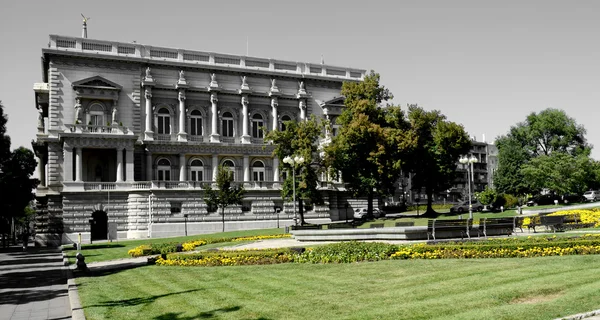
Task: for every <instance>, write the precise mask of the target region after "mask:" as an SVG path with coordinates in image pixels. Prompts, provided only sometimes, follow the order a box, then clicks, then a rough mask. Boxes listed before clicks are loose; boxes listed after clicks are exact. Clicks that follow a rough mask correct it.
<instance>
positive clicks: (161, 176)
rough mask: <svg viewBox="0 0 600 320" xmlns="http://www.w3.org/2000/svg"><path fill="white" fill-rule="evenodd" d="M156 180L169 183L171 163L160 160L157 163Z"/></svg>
mask: <svg viewBox="0 0 600 320" xmlns="http://www.w3.org/2000/svg"><path fill="white" fill-rule="evenodd" d="M157 171H158V175H157V177H158V180H160V181H170V180H171V162H170V161H169V160H167V159H164V158H163V159H160V160H158V163H157Z"/></svg>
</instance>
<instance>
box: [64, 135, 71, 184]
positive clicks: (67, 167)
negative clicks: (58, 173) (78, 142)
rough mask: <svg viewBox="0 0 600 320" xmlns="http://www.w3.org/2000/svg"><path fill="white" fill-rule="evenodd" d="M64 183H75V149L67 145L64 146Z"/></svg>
mask: <svg viewBox="0 0 600 320" xmlns="http://www.w3.org/2000/svg"><path fill="white" fill-rule="evenodd" d="M63 181H64V182H71V181H73V147H71V146H69V145H67V144H66V143H65V144H64V146H63Z"/></svg>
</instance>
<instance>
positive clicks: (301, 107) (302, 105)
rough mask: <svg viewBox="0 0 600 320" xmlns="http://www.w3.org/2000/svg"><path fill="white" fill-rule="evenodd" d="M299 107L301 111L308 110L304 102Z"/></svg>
mask: <svg viewBox="0 0 600 320" xmlns="http://www.w3.org/2000/svg"><path fill="white" fill-rule="evenodd" d="M299 107H300V109H301V110H306V102H305V101H304V100H300V104H299Z"/></svg>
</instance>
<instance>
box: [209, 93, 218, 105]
mask: <svg viewBox="0 0 600 320" xmlns="http://www.w3.org/2000/svg"><path fill="white" fill-rule="evenodd" d="M210 102H212V103H217V102H219V98H218V97H217V94H216V93H215V92H213V93H211V94H210Z"/></svg>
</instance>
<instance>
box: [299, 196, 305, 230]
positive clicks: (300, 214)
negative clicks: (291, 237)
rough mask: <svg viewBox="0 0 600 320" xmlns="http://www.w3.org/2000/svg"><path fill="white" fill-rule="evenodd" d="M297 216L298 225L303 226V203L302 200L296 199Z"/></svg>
mask: <svg viewBox="0 0 600 320" xmlns="http://www.w3.org/2000/svg"><path fill="white" fill-rule="evenodd" d="M298 215H299V216H300V225H301V226H303V225H305V224H306V221H304V201H302V198H299V199H298Z"/></svg>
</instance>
